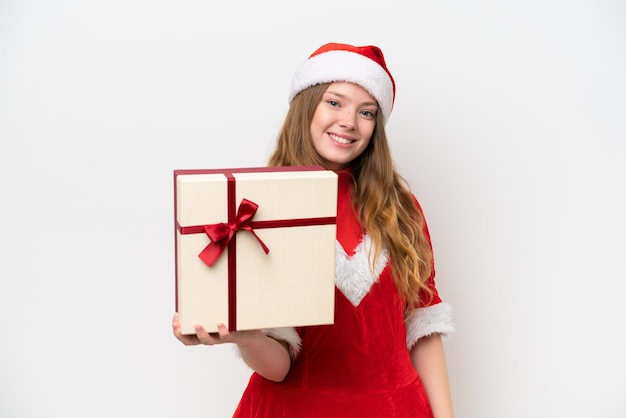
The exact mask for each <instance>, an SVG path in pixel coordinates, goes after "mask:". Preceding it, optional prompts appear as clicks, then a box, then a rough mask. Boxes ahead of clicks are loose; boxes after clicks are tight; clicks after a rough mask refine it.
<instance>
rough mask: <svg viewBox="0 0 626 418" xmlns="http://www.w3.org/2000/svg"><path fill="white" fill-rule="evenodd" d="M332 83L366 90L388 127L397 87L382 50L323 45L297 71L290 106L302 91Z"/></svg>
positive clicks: (290, 92)
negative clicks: (354, 85)
mask: <svg viewBox="0 0 626 418" xmlns="http://www.w3.org/2000/svg"><path fill="white" fill-rule="evenodd" d="M333 81H347V82H350V83H355V84H358V85H360V86H361V87H363V88H364V89H365V90H367V92H368V93H369V94H371V95H372V97H373V98H375V99H376V101H377V102H378V106H379V107H380V109H381V111H382V113H383V119H384V120H385V123H387V121H388V120H389V116H390V115H391V110H392V109H393V103H394V99H395V95H396V84H395V82H394V80H393V77H392V76H391V73H390V72H389V70H388V69H387V65H386V64H385V58H384V56H383V52H382V51H381V50H380V48H378V47H376V46H372V45H369V46H352V45H348V44H339V43H328V44H325V45H322V46H321V47H320V48H318V49H317V50H316V51H315V52H314V53H313V54H311V56H309V58H308V59H307V60H306V61H304V62H303V63H302V64H300V66H299V67H298V68H297V69H296V72H295V74H294V76H293V79H292V82H291V88H290V90H289V103H291V101H292V100H293V98H294V97H296V95H297V94H298V93H300V92H301V91H302V90H305V89H307V88H309V87H312V86H314V85H317V84H322V83H331V82H333Z"/></svg>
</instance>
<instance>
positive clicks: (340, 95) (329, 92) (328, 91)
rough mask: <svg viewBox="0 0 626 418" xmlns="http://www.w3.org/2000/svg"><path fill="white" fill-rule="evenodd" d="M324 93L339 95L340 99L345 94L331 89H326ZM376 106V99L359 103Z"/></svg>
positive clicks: (343, 97)
mask: <svg viewBox="0 0 626 418" xmlns="http://www.w3.org/2000/svg"><path fill="white" fill-rule="evenodd" d="M324 94H330V95H332V96H336V97H339V98H340V99H345V98H346V95H345V94H341V93H337V92H336V91H332V90H326V92H325V93H324ZM363 105H364V106H376V107H377V108H378V102H376V100H374V101H371V102H363V103H361V106H363Z"/></svg>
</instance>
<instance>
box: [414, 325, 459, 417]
mask: <svg viewBox="0 0 626 418" xmlns="http://www.w3.org/2000/svg"><path fill="white" fill-rule="evenodd" d="M411 361H412V363H413V367H415V370H417V373H418V374H419V375H420V378H421V379H422V383H423V384H424V389H426V394H427V395H428V400H429V402H430V406H431V408H432V410H433V415H434V416H435V418H453V417H454V412H453V410H452V396H451V394H450V385H449V382H448V370H447V367H446V358H445V353H444V350H443V343H442V341H441V335H439V334H432V335H430V336H427V337H422V338H420V339H419V340H417V342H416V343H415V345H413V347H412V348H411Z"/></svg>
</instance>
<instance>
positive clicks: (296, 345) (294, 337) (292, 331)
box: [233, 327, 302, 360]
mask: <svg viewBox="0 0 626 418" xmlns="http://www.w3.org/2000/svg"><path fill="white" fill-rule="evenodd" d="M261 332H262V333H263V334H265V335H267V336H268V337H270V338H273V339H275V340H277V341H281V342H284V343H287V345H288V346H289V357H291V360H294V359H295V358H296V357H298V354H300V349H301V347H302V339H301V338H300V334H298V331H297V330H296V328H294V327H284V328H266V329H262V330H261ZM233 346H234V350H235V353H236V354H237V355H238V356H239V357H240V358H241V352H240V351H239V346H238V345H236V344H234V345H233Z"/></svg>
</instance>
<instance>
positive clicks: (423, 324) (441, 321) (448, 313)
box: [405, 302, 455, 350]
mask: <svg viewBox="0 0 626 418" xmlns="http://www.w3.org/2000/svg"><path fill="white" fill-rule="evenodd" d="M405 325H406V345H407V347H408V348H409V350H410V349H411V347H413V345H414V344H415V343H416V342H417V340H419V339H420V338H422V337H427V336H429V335H432V334H450V333H452V332H454V331H455V329H454V324H453V322H452V307H451V306H450V305H449V304H447V303H443V302H440V303H438V304H436V305H431V306H426V307H424V308H417V309H416V310H415V312H413V315H412V316H411V317H410V318H409V319H407V320H406V321H405Z"/></svg>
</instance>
